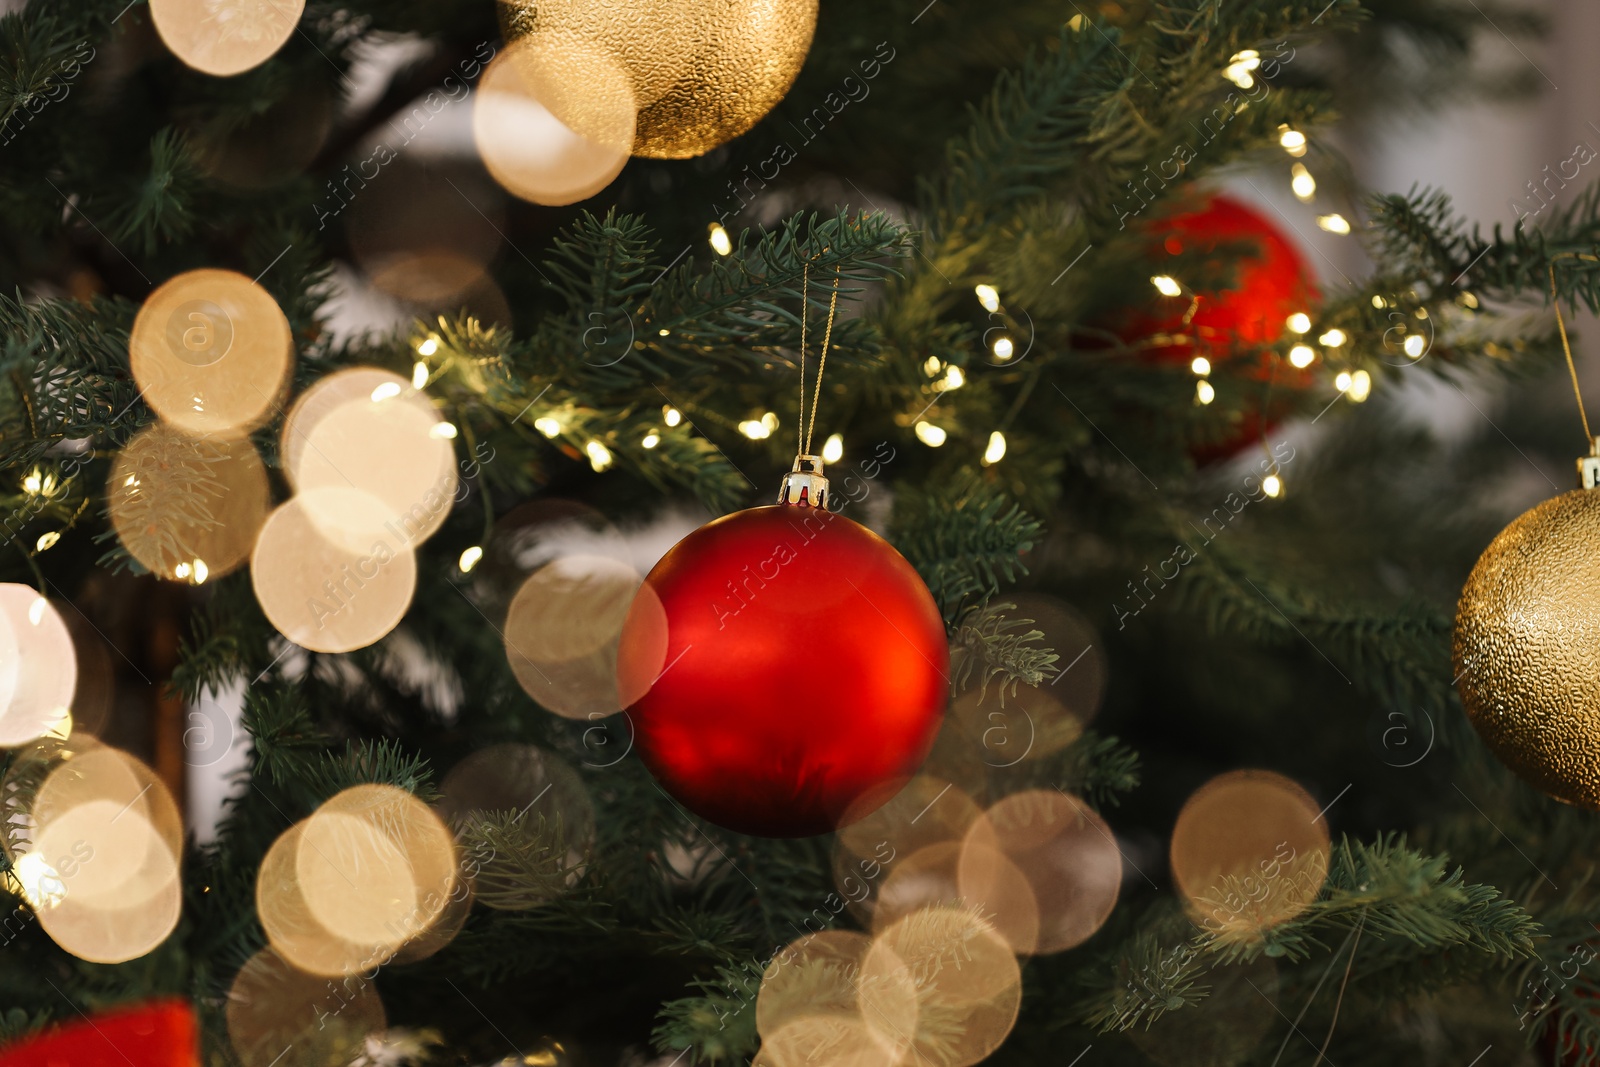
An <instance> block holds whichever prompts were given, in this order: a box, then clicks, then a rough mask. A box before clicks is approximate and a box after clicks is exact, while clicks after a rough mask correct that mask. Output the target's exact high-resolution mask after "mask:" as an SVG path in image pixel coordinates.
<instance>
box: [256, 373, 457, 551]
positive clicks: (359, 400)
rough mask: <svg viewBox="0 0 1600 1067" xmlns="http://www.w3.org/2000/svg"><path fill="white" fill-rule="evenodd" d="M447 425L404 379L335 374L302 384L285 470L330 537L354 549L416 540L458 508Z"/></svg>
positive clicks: (286, 438) (286, 437)
mask: <svg viewBox="0 0 1600 1067" xmlns="http://www.w3.org/2000/svg"><path fill="white" fill-rule="evenodd" d="M445 425H446V424H445V423H444V422H443V420H441V419H440V418H439V413H438V411H437V410H436V409H435V408H434V406H433V402H432V401H431V400H429V399H428V397H427V396H426V395H425V394H423V393H421V392H419V391H417V390H415V389H413V388H412V386H411V383H410V382H409V381H407V380H406V379H404V378H402V377H401V376H400V375H398V374H393V373H391V372H389V371H384V370H379V369H377V368H374V367H357V368H352V369H351V370H347V371H341V372H338V373H335V374H332V375H329V376H328V377H327V378H324V379H323V380H322V381H320V382H318V383H317V384H316V385H314V386H312V387H311V388H310V389H308V390H306V392H305V394H304V395H303V396H302V397H301V398H300V399H299V400H298V401H297V402H296V403H295V406H294V408H293V409H292V410H291V411H290V412H289V417H288V418H287V419H285V420H284V425H283V446H282V457H283V465H284V470H285V471H286V472H287V473H288V476H289V482H290V484H291V485H293V486H294V488H295V490H296V491H297V492H298V493H299V494H300V495H301V497H303V498H304V500H303V502H302V506H303V507H304V509H305V513H306V514H307V515H308V516H309V517H310V518H311V519H312V520H313V521H314V522H315V523H316V524H317V526H318V528H319V529H320V530H321V531H322V533H323V536H324V537H326V538H328V539H329V540H332V541H335V542H338V543H340V544H342V545H344V546H345V547H347V548H350V549H352V550H360V549H365V548H366V547H368V546H369V545H370V544H371V543H372V542H373V540H374V539H375V538H387V539H389V540H391V541H401V542H403V543H404V544H406V545H408V546H415V545H418V544H420V543H421V542H423V541H424V540H426V539H427V538H428V537H430V536H431V535H432V534H433V533H434V531H436V530H437V529H438V528H439V527H440V526H441V525H443V523H444V520H445V519H446V518H447V517H448V516H449V514H450V509H451V507H452V505H453V504H454V498H455V491H456V463H455V446H454V445H453V444H452V439H451V437H450V436H448V431H447V430H445V429H444V427H445ZM352 490H353V491H357V492H359V493H361V494H365V495H366V496H367V497H370V498H371V499H370V500H363V499H362V498H361V497H360V496H357V495H353V494H352V492H351V491H352Z"/></svg>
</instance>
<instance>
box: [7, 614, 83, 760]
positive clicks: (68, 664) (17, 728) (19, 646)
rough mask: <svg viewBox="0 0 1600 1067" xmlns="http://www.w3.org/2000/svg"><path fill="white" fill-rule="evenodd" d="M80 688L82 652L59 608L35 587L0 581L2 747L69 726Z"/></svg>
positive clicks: (17, 743) (24, 741)
mask: <svg viewBox="0 0 1600 1067" xmlns="http://www.w3.org/2000/svg"><path fill="white" fill-rule="evenodd" d="M77 685H78V657H77V650H76V648H75V646H74V645H73V641H72V634H71V632H70V631H69V630H68V629H67V624H66V622H65V621H64V620H63V619H62V617H61V613H60V612H59V611H58V610H56V607H55V605H53V604H51V603H50V602H49V601H48V600H47V599H45V598H44V597H42V596H40V595H39V593H38V591H37V590H35V589H34V588H33V587H32V586H27V585H21V584H19V583H15V582H4V583H0V745H5V746H11V745H22V744H26V743H27V742H29V741H32V740H34V739H36V738H39V737H43V736H44V735H45V734H47V733H50V732H52V731H55V730H59V729H61V728H62V727H63V726H65V725H66V724H67V723H68V722H69V721H70V720H69V717H70V715H71V709H72V701H73V697H74V695H75V694H76V692H77Z"/></svg>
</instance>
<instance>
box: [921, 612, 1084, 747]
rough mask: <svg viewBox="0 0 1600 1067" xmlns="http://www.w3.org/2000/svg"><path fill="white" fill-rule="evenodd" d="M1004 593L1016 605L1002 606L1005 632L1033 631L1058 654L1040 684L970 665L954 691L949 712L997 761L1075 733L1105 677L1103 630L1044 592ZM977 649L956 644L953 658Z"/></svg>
mask: <svg viewBox="0 0 1600 1067" xmlns="http://www.w3.org/2000/svg"><path fill="white" fill-rule="evenodd" d="M1007 600H1008V601H1010V602H1011V603H1012V605H1013V607H1011V608H1008V609H1006V610H1005V612H1004V617H1005V619H1006V620H1007V623H1008V625H1009V626H1010V629H1009V630H1008V631H1007V632H1009V633H1012V634H1019V635H1020V634H1023V633H1027V632H1030V631H1037V632H1038V633H1039V634H1040V636H1039V637H1038V638H1037V639H1036V640H1035V641H1034V642H1033V644H1034V645H1036V646H1037V647H1039V648H1048V649H1052V650H1054V652H1055V654H1056V662H1055V664H1054V665H1053V666H1052V667H1051V668H1050V671H1049V673H1048V674H1047V676H1046V677H1045V678H1044V679H1043V680H1042V681H1041V682H1040V683H1039V684H1038V685H1027V684H1021V683H1019V684H1017V685H1015V686H1014V687H1013V686H1005V687H1003V689H1002V686H1001V684H1000V683H999V682H998V681H994V680H990V681H989V682H988V683H987V684H984V679H983V671H984V667H983V666H982V665H981V664H977V665H973V667H972V668H971V677H970V679H969V681H968V684H967V685H966V686H965V687H963V688H962V689H961V690H960V691H958V692H957V693H956V695H955V698H954V700H953V702H952V704H951V708H950V719H951V720H952V721H953V722H954V723H955V724H957V726H958V727H959V729H960V731H961V732H962V733H963V734H964V735H965V738H966V741H967V742H968V743H969V744H972V745H976V746H977V747H978V749H979V750H980V752H981V757H982V761H983V763H985V764H986V765H987V766H989V767H994V768H1007V767H1014V766H1016V765H1017V764H1019V763H1021V762H1022V761H1023V760H1028V759H1039V758H1041V757H1045V756H1050V755H1053V754H1055V753H1057V752H1060V751H1061V750H1062V749H1064V748H1066V747H1067V746H1068V745H1071V744H1072V743H1073V742H1075V741H1077V740H1078V738H1079V737H1080V736H1082V734H1083V731H1084V729H1085V728H1086V727H1087V726H1088V725H1089V723H1090V722H1091V721H1092V720H1093V719H1094V717H1095V715H1096V714H1097V713H1098V712H1099V710H1100V702H1101V699H1102V698H1103V697H1104V694H1105V684H1106V661H1105V654H1104V652H1103V651H1102V650H1101V648H1100V637H1099V635H1098V634H1097V633H1096V632H1095V629H1094V627H1093V626H1092V625H1091V624H1090V623H1089V621H1088V620H1087V619H1085V618H1084V617H1083V616H1082V615H1081V614H1080V613H1079V612H1077V611H1076V610H1074V609H1073V608H1071V607H1069V606H1068V605H1066V604H1065V603H1063V602H1061V601H1060V600H1058V599H1056V598H1055V597H1052V596H1048V595H1045V594H1042V593H1017V594H1011V595H1008V597H1007ZM974 654H975V653H974V651H973V650H971V649H967V648H959V647H958V648H953V649H952V650H951V656H952V663H953V664H956V665H957V666H961V665H962V661H963V659H964V658H965V657H970V656H973V655H974Z"/></svg>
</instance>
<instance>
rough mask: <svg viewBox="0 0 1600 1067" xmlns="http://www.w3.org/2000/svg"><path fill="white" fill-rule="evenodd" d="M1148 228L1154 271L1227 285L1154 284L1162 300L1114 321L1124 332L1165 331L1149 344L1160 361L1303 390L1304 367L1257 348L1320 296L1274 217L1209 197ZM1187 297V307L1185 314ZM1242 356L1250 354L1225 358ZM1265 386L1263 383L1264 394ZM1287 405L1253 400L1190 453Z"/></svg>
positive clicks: (1218, 452)
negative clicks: (1166, 291)
mask: <svg viewBox="0 0 1600 1067" xmlns="http://www.w3.org/2000/svg"><path fill="white" fill-rule="evenodd" d="M1148 233H1149V235H1150V250H1149V256H1150V262H1151V266H1152V268H1153V272H1154V273H1155V274H1169V273H1170V274H1171V275H1172V276H1174V277H1176V278H1177V279H1178V280H1179V281H1180V282H1181V281H1183V280H1184V275H1185V274H1189V275H1191V276H1194V275H1196V274H1198V275H1200V276H1207V277H1214V276H1224V277H1231V278H1232V284H1231V285H1230V286H1229V287H1228V288H1226V289H1219V290H1214V291H1206V290H1192V291H1188V292H1186V293H1185V294H1184V295H1183V296H1180V297H1162V296H1156V295H1155V294H1154V292H1153V291H1152V294H1151V295H1152V299H1154V300H1157V301H1159V304H1158V305H1157V306H1155V307H1152V308H1151V309H1150V310H1148V311H1142V312H1138V313H1136V314H1134V315H1133V316H1132V317H1131V319H1130V320H1128V321H1127V322H1126V324H1125V325H1124V326H1123V327H1122V328H1121V329H1119V330H1118V333H1119V334H1121V336H1122V337H1123V339H1124V340H1126V341H1129V342H1137V341H1138V340H1140V339H1143V338H1154V337H1155V336H1156V335H1158V334H1167V335H1170V337H1169V338H1164V339H1162V341H1161V343H1158V344H1152V345H1150V346H1149V347H1147V348H1146V352H1147V353H1148V354H1149V357H1150V358H1151V359H1152V360H1154V361H1156V362H1158V363H1166V364H1181V365H1185V366H1186V365H1188V364H1189V363H1190V362H1192V361H1193V360H1194V358H1195V357H1196V356H1204V357H1205V358H1206V359H1208V360H1210V361H1211V364H1212V367H1213V370H1214V372H1215V371H1223V372H1224V373H1225V374H1229V375H1231V376H1234V377H1243V378H1253V379H1256V380H1259V381H1261V382H1262V383H1266V382H1268V381H1269V380H1270V381H1271V382H1272V385H1273V388H1274V389H1286V390H1296V389H1304V388H1306V387H1307V386H1309V385H1310V384H1311V382H1312V381H1313V376H1312V374H1311V372H1310V371H1309V370H1300V369H1296V368H1294V367H1291V366H1289V365H1288V364H1287V363H1283V362H1281V361H1280V360H1279V359H1278V357H1277V356H1276V355H1275V354H1274V353H1273V352H1270V351H1263V350H1262V346H1265V345H1270V344H1272V343H1273V342H1275V341H1278V340H1279V339H1280V338H1282V337H1283V336H1284V334H1285V332H1286V330H1287V326H1286V325H1285V324H1286V322H1287V320H1288V318H1289V316H1290V315H1293V314H1294V313H1296V312H1310V311H1311V310H1312V308H1313V306H1314V305H1315V303H1316V301H1317V289H1316V282H1315V280H1314V278H1313V277H1312V274H1311V269H1310V267H1309V266H1308V265H1307V263H1306V259H1305V256H1304V255H1303V254H1302V253H1301V251H1300V249H1299V247H1298V246H1297V245H1296V244H1295V243H1294V241H1293V239H1292V238H1291V237H1290V236H1289V235H1288V234H1286V233H1285V232H1284V231H1283V229H1282V228H1281V227H1280V226H1279V225H1278V224H1277V223H1276V222H1274V221H1273V220H1271V219H1270V218H1268V217H1267V216H1266V215H1264V214H1262V213H1261V212H1260V211H1258V210H1257V209H1255V208H1253V207H1249V206H1247V205H1245V204H1242V203H1240V202H1239V201H1237V200H1234V199H1232V198H1231V197H1227V196H1212V197H1211V198H1210V199H1209V200H1207V201H1206V202H1205V203H1204V204H1203V205H1202V206H1201V207H1199V208H1197V209H1196V210H1194V211H1188V212H1184V213H1183V214H1180V215H1171V216H1168V217H1167V218H1164V219H1159V220H1157V221H1155V222H1153V223H1151V224H1150V226H1149V228H1148ZM1252 248H1253V251H1252V250H1251V249H1252ZM1179 256H1182V257H1184V258H1183V260H1182V262H1183V264H1184V265H1183V266H1182V267H1173V268H1171V269H1170V270H1169V269H1168V268H1167V267H1166V264H1167V263H1168V262H1169V261H1173V260H1175V259H1176V257H1179ZM1197 268H1198V269H1197ZM1191 304H1192V306H1193V308H1194V313H1193V314H1192V315H1189V309H1190V307H1191ZM1186 315H1189V317H1188V321H1187V322H1185V316H1186ZM1240 359H1251V360H1252V362H1250V363H1247V364H1244V365H1234V366H1228V364H1229V363H1230V362H1234V361H1237V360H1240ZM1225 367H1226V370H1224V368H1225ZM1265 391H1266V390H1265V385H1263V389H1262V393H1263V396H1264V395H1265ZM1287 406H1288V405H1287V403H1283V404H1275V403H1271V402H1270V401H1269V402H1268V403H1267V410H1266V411H1264V412H1263V411H1262V410H1261V409H1260V408H1259V407H1255V408H1250V409H1247V410H1246V412H1245V417H1244V419H1243V420H1242V421H1241V422H1240V423H1239V424H1238V426H1237V428H1236V432H1235V433H1233V434H1230V435H1229V436H1228V437H1227V439H1226V440H1224V441H1222V442H1220V443H1217V444H1214V445H1210V446H1206V447H1203V448H1196V449H1195V450H1194V452H1193V454H1194V457H1195V459H1196V460H1197V461H1200V462H1207V461H1209V460H1212V459H1218V458H1222V457H1224V456H1229V455H1232V454H1234V453H1235V452H1237V451H1238V450H1239V449H1240V448H1241V447H1243V446H1244V445H1246V444H1248V443H1249V442H1251V441H1253V440H1255V439H1256V438H1258V437H1260V435H1261V434H1262V432H1263V431H1264V430H1265V429H1266V428H1268V427H1270V426H1271V425H1272V424H1273V423H1275V422H1276V421H1277V420H1278V419H1279V418H1281V417H1282V416H1283V413H1284V411H1285V410H1286V409H1287Z"/></svg>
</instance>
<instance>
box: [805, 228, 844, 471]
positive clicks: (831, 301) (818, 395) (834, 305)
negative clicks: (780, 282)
mask: <svg viewBox="0 0 1600 1067" xmlns="http://www.w3.org/2000/svg"><path fill="white" fill-rule="evenodd" d="M801 278H802V281H801V290H800V418H799V420H798V421H799V424H798V425H796V426H795V430H794V432H795V447H796V448H798V449H799V453H798V454H799V455H802V456H809V455H810V454H811V437H812V432H813V431H814V430H815V429H816V427H817V405H818V404H820V403H821V402H822V372H823V371H824V370H826V369H827V367H828V345H829V342H830V341H832V339H833V317H834V313H835V312H836V311H837V310H838V308H839V272H838V270H837V269H835V270H834V272H833V295H832V296H830V297H829V298H828V326H827V329H825V330H824V331H823V332H822V354H821V355H820V356H819V357H818V358H817V384H816V391H815V393H813V394H812V397H811V418H810V420H809V421H808V420H807V419H806V322H807V321H808V320H809V319H810V318H811V316H810V314H809V312H810V310H811V260H810V259H807V260H806V261H805V263H804V265H803V266H802V268H801Z"/></svg>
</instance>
